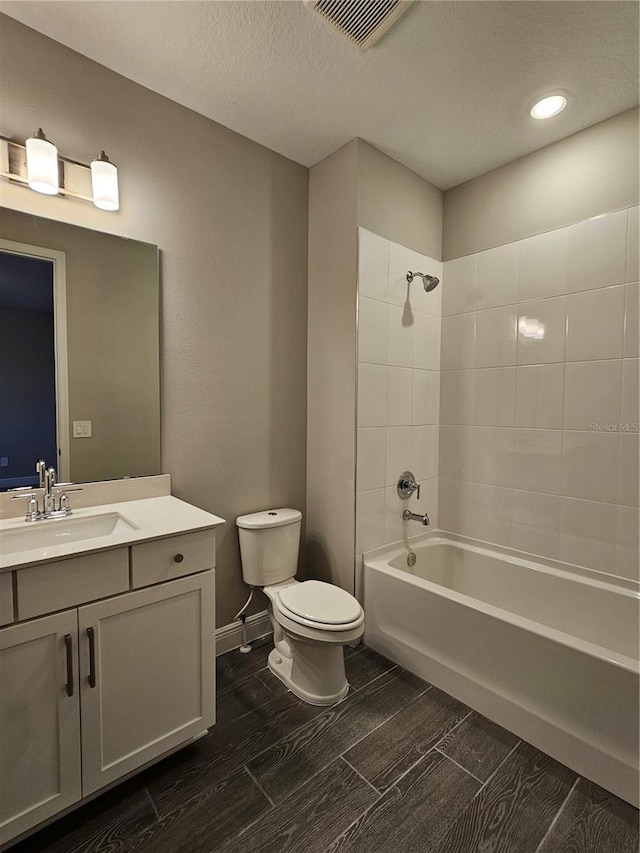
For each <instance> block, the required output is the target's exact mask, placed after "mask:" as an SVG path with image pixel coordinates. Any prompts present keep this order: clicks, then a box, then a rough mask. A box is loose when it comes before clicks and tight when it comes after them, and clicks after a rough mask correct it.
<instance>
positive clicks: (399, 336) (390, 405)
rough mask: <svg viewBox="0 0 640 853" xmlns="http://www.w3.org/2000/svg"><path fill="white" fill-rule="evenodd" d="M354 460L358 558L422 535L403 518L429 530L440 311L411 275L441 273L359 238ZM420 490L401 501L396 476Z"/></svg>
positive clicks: (435, 297)
mask: <svg viewBox="0 0 640 853" xmlns="http://www.w3.org/2000/svg"><path fill="white" fill-rule="evenodd" d="M358 244H359V264H358V291H359V296H358V299H359V302H358V436H357V441H358V454H357V481H356V483H357V485H356V489H357V498H356V500H357V508H356V551H357V553H358V554H361V553H362V552H363V551H368V550H370V549H371V548H377V547H378V546H380V545H384V544H386V543H389V542H394V541H396V540H397V539H402V538H403V537H404V536H407V535H415V534H416V533H418V532H420V531H421V530H422V528H421V527H420V526H419V525H418V524H417V523H416V522H405V521H403V520H402V511H403V510H404V509H406V508H407V507H409V508H410V509H412V510H413V511H415V512H420V513H424V512H428V513H429V515H430V517H431V521H432V524H433V526H434V527H435V526H436V524H437V499H438V488H437V474H438V470H437V469H438V406H439V393H440V391H439V379H440V373H439V371H440V305H441V299H442V292H443V291H442V285H440V286H439V287H438V288H436V290H434V291H432V292H431V293H425V291H424V288H423V286H422V281H421V280H420V279H419V278H418V279H414V281H413V282H412V283H411V284H408V283H407V280H406V274H407V272H408V271H409V270H411V271H414V272H415V271H419V272H422V273H428V274H429V275H435V276H438V278H440V279H442V264H441V263H440V262H439V261H435V260H433V259H432V258H428V257H425V256H424V255H420V254H418V253H417V252H414V251H412V250H411V249H407V248H405V247H403V246H400V245H398V244H397V243H391V242H389V241H388V240H384V239H383V238H381V237H378V236H376V235H375V234H372V233H371V232H369V231H366V230H365V229H363V228H360V229H358ZM406 470H411V471H412V472H413V473H414V474H415V476H416V479H417V480H418V482H419V483H420V486H421V495H420V500H419V501H418V500H417V499H416V497H415V495H414V497H413V498H411V499H410V500H408V501H401V500H400V499H399V498H398V495H397V492H396V485H395V484H396V483H397V481H398V477H399V475H400V474H401V473H402V472H403V471H406Z"/></svg>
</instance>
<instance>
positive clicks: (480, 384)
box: [440, 367, 516, 427]
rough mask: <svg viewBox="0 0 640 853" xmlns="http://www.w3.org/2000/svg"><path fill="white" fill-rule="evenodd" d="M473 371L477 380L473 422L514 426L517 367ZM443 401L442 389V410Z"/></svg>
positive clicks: (484, 424)
mask: <svg viewBox="0 0 640 853" xmlns="http://www.w3.org/2000/svg"><path fill="white" fill-rule="evenodd" d="M463 372H466V371H463ZM472 373H473V374H474V380H475V382H474V385H475V388H474V402H473V423H474V424H476V426H511V427H512V426H513V425H514V420H515V406H516V368H515V367H487V368H485V369H483V370H475V371H472ZM442 402H443V396H442V390H441V392H440V407H441V411H442Z"/></svg>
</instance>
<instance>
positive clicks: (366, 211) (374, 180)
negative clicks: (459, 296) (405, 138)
mask: <svg viewBox="0 0 640 853" xmlns="http://www.w3.org/2000/svg"><path fill="white" fill-rule="evenodd" d="M357 142H358V225H359V226H360V227H362V228H366V229H367V230H368V231H373V233H374V234H378V235H379V236H380V237H385V238H386V239H387V240H391V241H392V242H394V243H400V245H401V246H407V247H408V248H409V249H413V250H414V251H416V252H420V254H422V255H428V256H429V257H431V258H436V260H441V259H442V191H441V190H439V189H438V188H437V187H434V186H433V184H430V183H429V181H427V180H425V179H424V178H421V177H420V175H416V173H415V172H412V171H411V169H407V167H406V166H403V165H402V164H401V163H398V162H397V161H396V160H392V159H391V157H387V155H386V154H383V153H382V151H379V150H378V149H377V148H374V147H373V145H369V143H368V142H365V141H364V140H363V139H358V141H357Z"/></svg>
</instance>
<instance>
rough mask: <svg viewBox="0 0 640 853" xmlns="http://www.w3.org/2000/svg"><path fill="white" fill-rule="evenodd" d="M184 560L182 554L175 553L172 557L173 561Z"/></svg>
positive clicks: (179, 561)
mask: <svg viewBox="0 0 640 853" xmlns="http://www.w3.org/2000/svg"><path fill="white" fill-rule="evenodd" d="M183 560H184V554H176V555H175V557H174V558H173V562H174V563H181V562H182V561H183Z"/></svg>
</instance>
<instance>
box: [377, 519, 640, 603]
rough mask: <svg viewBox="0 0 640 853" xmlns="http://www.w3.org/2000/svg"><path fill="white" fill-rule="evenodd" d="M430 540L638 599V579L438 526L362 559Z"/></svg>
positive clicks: (403, 551)
mask: <svg viewBox="0 0 640 853" xmlns="http://www.w3.org/2000/svg"><path fill="white" fill-rule="evenodd" d="M430 543H433V544H447V545H460V546H462V547H464V548H466V549H467V550H471V551H476V552H477V553H481V554H485V555H489V556H495V555H498V556H501V557H508V558H509V560H510V561H511V562H515V563H516V564H517V565H519V566H523V567H524V568H527V569H532V570H533V571H540V570H541V569H549V570H551V571H553V572H559V573H561V574H562V575H563V576H565V577H567V578H569V579H571V580H575V579H576V578H577V579H579V580H581V581H582V580H584V581H593V582H595V584H596V585H597V586H602V585H604V586H605V587H608V588H609V589H613V590H614V591H615V592H626V593H631V594H632V595H633V596H634V597H635V598H640V581H635V580H633V579H632V578H625V577H623V576H622V575H612V574H610V573H609V572H601V571H599V570H598V569H591V568H589V567H588V566H578V565H577V564H574V563H564V562H562V561H561V560H555V559H553V558H552V557H543V556H540V555H538V554H531V553H529V552H527V551H518V550H517V549H515V548H510V547H509V546H508V545H498V544H496V543H494V542H487V541H485V540H483V539H474V538H472V537H471V536H463V535H462V534H460V533H450V532H449V531H448V530H439V529H438V528H432V529H431V530H425V531H419V532H418V533H417V534H415V535H414V536H409V537H407V538H406V539H396V540H395V541H394V542H388V543H387V544H386V545H380V546H379V547H378V548H371V549H370V550H369V551H363V552H362V562H363V565H364V563H365V562H366V561H371V560H378V559H379V558H380V557H383V556H387V555H389V554H390V553H391V552H392V551H393V552H394V555H393V556H392V557H390V559H394V557H396V556H398V557H399V556H402V554H406V552H407V551H408V550H415V548H416V547H419V546H420V545H421V544H430Z"/></svg>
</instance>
